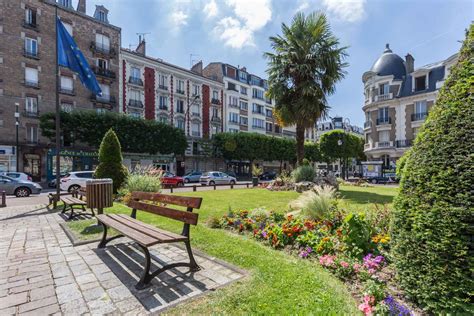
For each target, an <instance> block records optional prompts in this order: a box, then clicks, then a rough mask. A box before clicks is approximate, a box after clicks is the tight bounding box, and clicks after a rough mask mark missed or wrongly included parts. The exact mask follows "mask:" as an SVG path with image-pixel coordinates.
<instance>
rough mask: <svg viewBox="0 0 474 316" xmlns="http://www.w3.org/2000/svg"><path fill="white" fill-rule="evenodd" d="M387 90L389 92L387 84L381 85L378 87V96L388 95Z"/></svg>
mask: <svg viewBox="0 0 474 316" xmlns="http://www.w3.org/2000/svg"><path fill="white" fill-rule="evenodd" d="M389 90H390V86H389V85H388V83H382V84H381V85H380V86H379V94H380V95H386V94H389Z"/></svg>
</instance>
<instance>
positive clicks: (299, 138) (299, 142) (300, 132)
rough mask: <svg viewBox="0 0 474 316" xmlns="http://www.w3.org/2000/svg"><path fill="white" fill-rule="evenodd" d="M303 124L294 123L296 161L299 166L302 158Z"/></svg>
mask: <svg viewBox="0 0 474 316" xmlns="http://www.w3.org/2000/svg"><path fill="white" fill-rule="evenodd" d="M304 132H305V128H304V126H301V125H300V124H296V161H297V165H298V166H301V165H302V164H303V158H304Z"/></svg>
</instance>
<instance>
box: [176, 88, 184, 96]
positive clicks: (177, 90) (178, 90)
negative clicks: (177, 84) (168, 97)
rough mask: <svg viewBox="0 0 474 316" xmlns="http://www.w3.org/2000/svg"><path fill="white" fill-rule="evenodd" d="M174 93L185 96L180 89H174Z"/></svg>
mask: <svg viewBox="0 0 474 316" xmlns="http://www.w3.org/2000/svg"><path fill="white" fill-rule="evenodd" d="M176 93H178V94H183V95H184V94H185V92H184V90H181V89H176Z"/></svg>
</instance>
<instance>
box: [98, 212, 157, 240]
mask: <svg viewBox="0 0 474 316" xmlns="http://www.w3.org/2000/svg"><path fill="white" fill-rule="evenodd" d="M97 219H98V220H99V221H100V222H102V223H104V224H105V225H107V226H109V227H112V228H114V229H116V230H118V231H119V232H121V233H122V234H123V235H125V236H127V237H129V238H130V239H132V240H134V241H136V242H137V243H139V244H140V245H143V246H145V247H150V246H153V245H155V244H157V243H159V240H158V239H156V238H153V237H150V236H148V235H146V234H143V233H140V232H137V231H136V230H135V229H133V228H131V227H129V226H127V225H125V224H122V223H121V222H118V221H117V220H115V219H113V218H112V217H110V216H109V215H106V214H101V215H97Z"/></svg>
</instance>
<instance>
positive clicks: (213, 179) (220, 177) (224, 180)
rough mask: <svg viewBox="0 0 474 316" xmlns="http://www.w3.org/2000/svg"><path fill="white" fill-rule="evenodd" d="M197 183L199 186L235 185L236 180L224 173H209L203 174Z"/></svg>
mask: <svg viewBox="0 0 474 316" xmlns="http://www.w3.org/2000/svg"><path fill="white" fill-rule="evenodd" d="M199 182H200V183H201V185H214V184H236V183H237V179H236V178H234V177H231V176H229V175H228V174H227V173H224V172H220V171H209V172H206V173H204V174H203V175H202V176H201V178H199Z"/></svg>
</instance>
